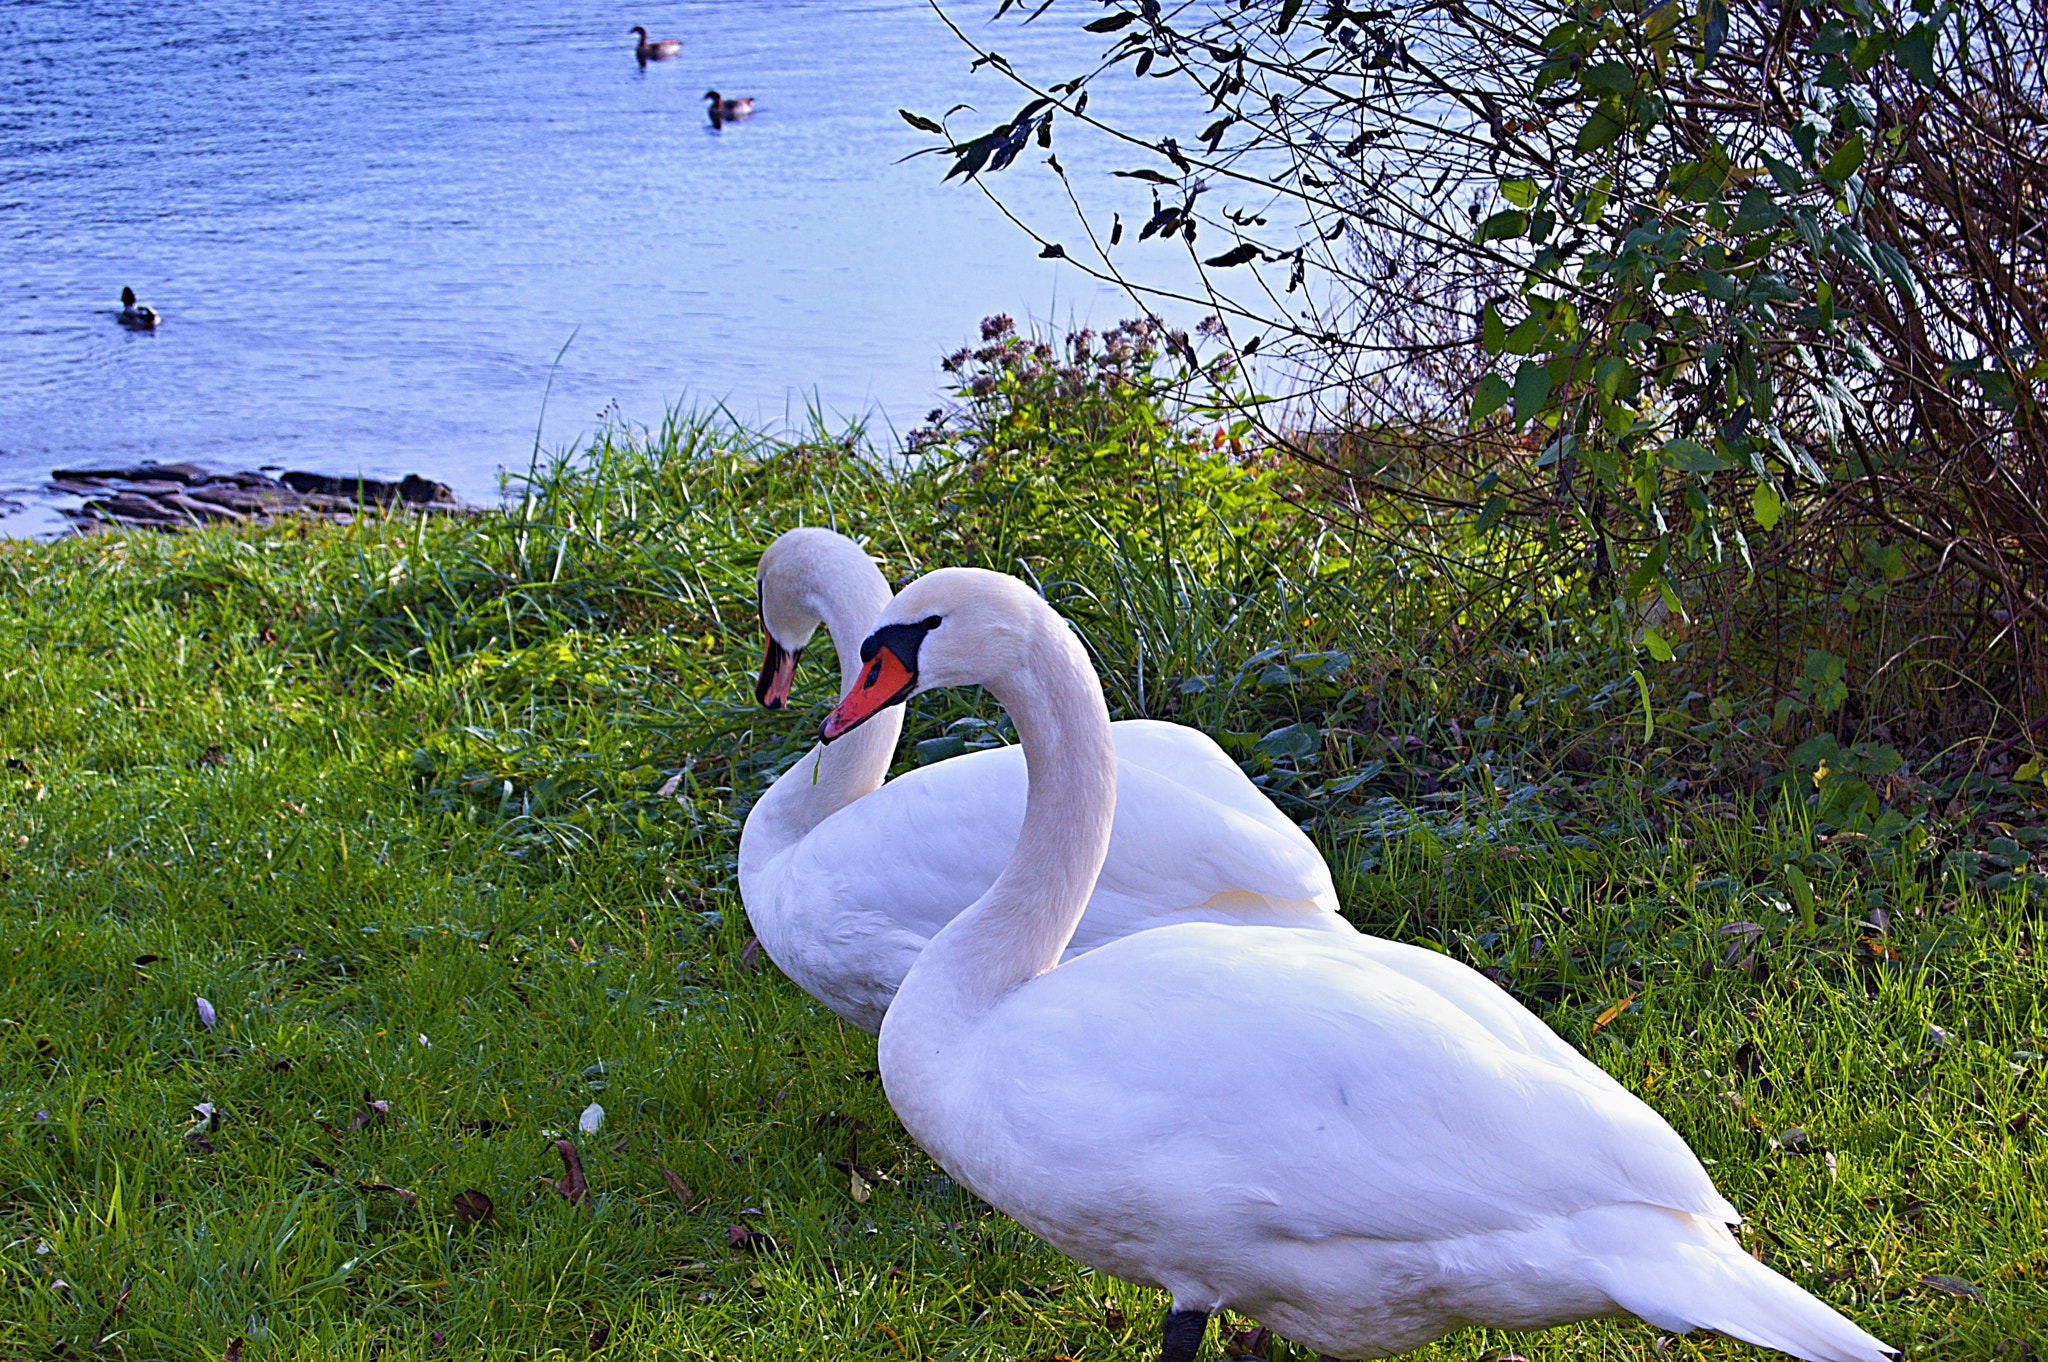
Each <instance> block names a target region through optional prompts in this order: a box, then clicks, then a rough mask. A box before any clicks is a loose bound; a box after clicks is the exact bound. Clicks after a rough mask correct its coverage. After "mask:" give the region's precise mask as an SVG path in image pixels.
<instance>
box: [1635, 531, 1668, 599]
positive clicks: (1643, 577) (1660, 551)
mask: <svg viewBox="0 0 2048 1362" xmlns="http://www.w3.org/2000/svg"><path fill="white" fill-rule="evenodd" d="M1670 553H1671V541H1670V540H1668V539H1659V540H1658V541H1657V547H1656V548H1654V549H1651V550H1650V556H1649V557H1647V558H1645V559H1643V561H1642V562H1640V563H1638V564H1637V565H1636V570H1635V571H1634V572H1632V573H1630V574H1629V577H1628V588H1627V591H1626V592H1625V593H1624V594H1626V595H1627V596H1628V597H1629V599H1631V600H1633V599H1635V598H1636V597H1637V596H1639V595H1641V594H1642V593H1643V592H1644V591H1645V590H1646V589H1648V587H1649V585H1650V583H1652V582H1654V581H1656V580H1657V579H1658V578H1659V577H1661V576H1663V575H1664V560H1665V558H1666V557H1668V556H1669V555H1670Z"/></svg>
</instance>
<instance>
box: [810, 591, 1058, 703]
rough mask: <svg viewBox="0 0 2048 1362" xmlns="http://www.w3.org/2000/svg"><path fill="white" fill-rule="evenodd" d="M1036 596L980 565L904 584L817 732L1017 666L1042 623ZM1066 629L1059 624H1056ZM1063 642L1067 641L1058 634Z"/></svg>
mask: <svg viewBox="0 0 2048 1362" xmlns="http://www.w3.org/2000/svg"><path fill="white" fill-rule="evenodd" d="M1058 618H1059V617H1058V616H1057V615H1054V614H1053V613H1052V612H1051V611H1050V610H1049V609H1047V608H1046V605H1045V602H1044V601H1043V600H1041V599H1040V598H1039V596H1038V593H1036V592H1035V591H1033V590H1032V589H1031V588H1030V587H1028V586H1026V585H1025V584H1024V583H1023V582H1020V581H1018V580H1017V579H1016V578H1015V577H1010V576H1006V575H1005V574H1003V573H1000V572H989V571H987V570H986V569H983V568H940V569H938V570H937V571H936V572H928V573H926V574H925V575H924V576H922V577H920V578H918V579H917V580H916V581H914V582H912V583H911V584H910V585H909V586H907V587H905V588H903V590H902V592H901V593H899V594H898V595H897V597H896V598H895V599H894V600H893V601H891V602H890V603H889V605H888V608H886V609H885V610H883V611H882V613H881V615H880V617H879V618H877V619H876V621H875V627H874V631H873V632H872V633H870V634H869V635H868V637H867V641H866V642H865V643H863V644H861V646H860V659H861V669H860V675H859V676H858V677H857V678H856V679H855V680H854V683H853V685H851V686H850V687H848V688H847V691H846V694H845V695H844V696H843V697H841V699H840V701H839V706H838V708H836V709H834V710H833V711H832V713H831V714H829V715H827V716H826V718H825V722H824V723H823V724H822V725H821V726H820V727H819V729H818V736H819V737H820V738H821V739H823V740H824V741H825V742H831V741H832V740H833V739H835V738H840V737H844V736H845V735H846V734H848V733H850V732H852V731H853V730H854V729H856V728H858V727H860V726H861V725H862V724H864V723H866V722H867V721H868V720H869V719H872V718H873V717H874V716H875V715H877V714H879V713H881V712H882V711H883V710H885V709H887V708H888V707H889V706H891V705H897V704H902V703H903V702H904V701H905V700H908V699H909V698H910V697H911V696H913V695H915V694H917V693H918V692H920V691H926V690H933V689H936V688H939V687H942V686H982V685H987V684H988V683H989V682H990V681H991V680H993V679H995V678H998V677H1004V676H1009V675H1012V674H1014V673H1016V672H1018V671H1020V670H1021V669H1022V667H1023V666H1024V664H1025V662H1026V661H1027V660H1028V659H1029V658H1030V656H1031V654H1032V652H1033V650H1034V648H1036V647H1037V646H1038V645H1039V642H1040V636H1041V634H1042V632H1043V630H1044V628H1045V627H1046V621H1047V620H1048V619H1051V620H1053V621H1055V622H1057V621H1058ZM1058 628H1059V629H1060V631H1061V633H1062V634H1063V635H1064V634H1065V625H1064V624H1063V623H1062V624H1059V625H1058ZM1062 644H1063V646H1071V644H1070V642H1069V641H1068V640H1066V639H1064V638H1063V639H1062Z"/></svg>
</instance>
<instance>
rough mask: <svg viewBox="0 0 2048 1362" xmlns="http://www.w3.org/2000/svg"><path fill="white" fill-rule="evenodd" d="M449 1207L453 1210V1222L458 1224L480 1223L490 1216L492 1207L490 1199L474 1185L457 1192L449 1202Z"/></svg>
mask: <svg viewBox="0 0 2048 1362" xmlns="http://www.w3.org/2000/svg"><path fill="white" fill-rule="evenodd" d="M450 1207H451V1209H453V1210H454V1212H455V1222H456V1223H457V1224H459V1225H480V1224H482V1223H483V1222H484V1221H486V1220H489V1219H490V1218H491V1211H492V1210H493V1209H494V1208H493V1207H492V1205H491V1199H490V1198H489V1197H487V1196H485V1195H484V1194H483V1193H482V1192H479V1191H478V1190H477V1189H476V1188H474V1187H472V1188H470V1189H469V1190H468V1191H465V1192H457V1193H456V1194H455V1196H454V1198H453V1200H452V1201H451V1202H450Z"/></svg>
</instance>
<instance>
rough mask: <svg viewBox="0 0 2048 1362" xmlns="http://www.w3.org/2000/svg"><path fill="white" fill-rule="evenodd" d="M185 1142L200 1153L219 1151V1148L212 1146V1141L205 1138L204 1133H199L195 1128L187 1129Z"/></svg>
mask: <svg viewBox="0 0 2048 1362" xmlns="http://www.w3.org/2000/svg"><path fill="white" fill-rule="evenodd" d="M185 1143H186V1144H189V1145H191V1146H192V1147H193V1148H194V1149H196V1150H198V1151H199V1152H200V1153H202V1154H218V1153H220V1150H218V1149H216V1148H215V1147H214V1144H213V1141H211V1140H209V1139H207V1138H206V1137H205V1136H204V1135H201V1134H200V1133H199V1132H198V1131H196V1130H194V1131H188V1132H187V1133H186V1135H185Z"/></svg>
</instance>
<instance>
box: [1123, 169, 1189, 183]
mask: <svg viewBox="0 0 2048 1362" xmlns="http://www.w3.org/2000/svg"><path fill="white" fill-rule="evenodd" d="M1110 174H1112V175H1114V176H1116V177H1117V178H1118V179H1119V180H1144V181H1146V182H1147V183H1149V184H1178V183H1180V181H1178V180H1176V179H1174V178H1173V176H1171V175H1161V174H1160V173H1159V172H1158V171H1156V170H1112V171H1111V172H1110Z"/></svg>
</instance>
